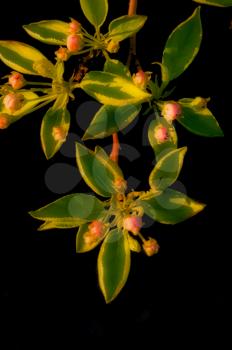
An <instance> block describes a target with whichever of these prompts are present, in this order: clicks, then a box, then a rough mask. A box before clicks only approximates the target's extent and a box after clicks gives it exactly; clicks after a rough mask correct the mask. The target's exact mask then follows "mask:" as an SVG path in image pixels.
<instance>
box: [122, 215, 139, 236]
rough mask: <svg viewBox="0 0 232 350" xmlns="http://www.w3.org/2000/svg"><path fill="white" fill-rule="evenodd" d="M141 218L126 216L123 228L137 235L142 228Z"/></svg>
mask: <svg viewBox="0 0 232 350" xmlns="http://www.w3.org/2000/svg"><path fill="white" fill-rule="evenodd" d="M142 224H143V223H142V218H141V217H140V216H133V215H131V216H127V217H125V218H124V219H123V228H124V229H125V230H127V231H130V232H132V233H133V234H134V235H137V234H138V233H139V231H140V229H141V227H142Z"/></svg>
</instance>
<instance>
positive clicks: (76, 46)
mask: <svg viewBox="0 0 232 350" xmlns="http://www.w3.org/2000/svg"><path fill="white" fill-rule="evenodd" d="M81 47H82V38H81V36H80V35H78V34H70V35H69V36H68V38H67V48H68V50H69V51H70V52H78V51H79V50H80V49H81Z"/></svg>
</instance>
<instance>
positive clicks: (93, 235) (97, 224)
mask: <svg viewBox="0 0 232 350" xmlns="http://www.w3.org/2000/svg"><path fill="white" fill-rule="evenodd" d="M88 229H89V231H88V232H86V233H85V234H84V241H85V243H86V244H92V243H94V242H96V241H98V240H99V239H101V238H102V237H103V236H104V233H105V224H104V223H103V222H102V221H99V220H94V221H92V222H91V224H89V225H88Z"/></svg>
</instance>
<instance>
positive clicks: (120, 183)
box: [114, 177, 127, 193]
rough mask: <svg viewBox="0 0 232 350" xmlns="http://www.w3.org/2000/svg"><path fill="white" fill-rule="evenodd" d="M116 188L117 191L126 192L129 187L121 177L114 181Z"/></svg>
mask: <svg viewBox="0 0 232 350" xmlns="http://www.w3.org/2000/svg"><path fill="white" fill-rule="evenodd" d="M114 188H115V190H116V191H117V192H119V193H124V192H125V191H126V188H127V182H126V181H125V180H124V179H123V178H121V177H119V178H118V179H116V180H115V181H114Z"/></svg>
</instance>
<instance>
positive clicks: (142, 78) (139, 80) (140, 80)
mask: <svg viewBox="0 0 232 350" xmlns="http://www.w3.org/2000/svg"><path fill="white" fill-rule="evenodd" d="M132 79H133V82H134V84H135V85H136V86H138V87H140V88H141V89H145V88H146V86H147V83H148V80H149V77H148V75H147V74H146V73H145V72H144V71H143V70H139V71H138V72H137V73H136V74H133V76H132Z"/></svg>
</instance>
